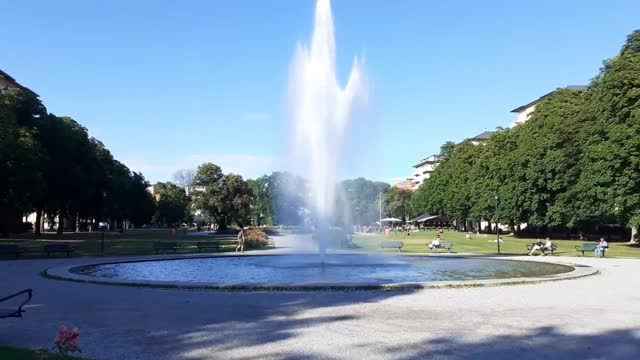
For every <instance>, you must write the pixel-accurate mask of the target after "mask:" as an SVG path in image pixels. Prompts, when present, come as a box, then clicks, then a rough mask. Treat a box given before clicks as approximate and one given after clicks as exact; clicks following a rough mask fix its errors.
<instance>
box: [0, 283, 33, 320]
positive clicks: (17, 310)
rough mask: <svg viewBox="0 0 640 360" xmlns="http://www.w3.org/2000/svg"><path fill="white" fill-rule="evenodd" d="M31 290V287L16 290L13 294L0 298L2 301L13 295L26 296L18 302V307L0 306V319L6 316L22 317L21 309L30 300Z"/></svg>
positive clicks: (11, 297)
mask: <svg viewBox="0 0 640 360" xmlns="http://www.w3.org/2000/svg"><path fill="white" fill-rule="evenodd" d="M32 293H33V290H31V289H26V290H22V291H20V292H17V293H15V294H13V295H9V296H7V297H5V298H2V299H0V302H4V301H7V300H10V299H13V298H15V297H18V296H20V295H26V296H27V298H26V300H24V301H23V302H22V303H20V305H18V307H11V308H0V319H3V318H8V317H22V313H23V312H24V310H22V307H23V306H25V305H26V304H27V303H28V302H29V301H30V300H31V296H32Z"/></svg>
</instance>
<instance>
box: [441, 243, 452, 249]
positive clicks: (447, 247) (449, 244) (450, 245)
mask: <svg viewBox="0 0 640 360" xmlns="http://www.w3.org/2000/svg"><path fill="white" fill-rule="evenodd" d="M440 247H442V248H445V249H450V248H452V247H453V244H452V243H448V242H441V243H440Z"/></svg>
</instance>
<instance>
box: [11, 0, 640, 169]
mask: <svg viewBox="0 0 640 360" xmlns="http://www.w3.org/2000/svg"><path fill="white" fill-rule="evenodd" d="M332 5H333V13H334V19H335V23H336V24H335V26H336V34H337V51H338V65H339V72H340V74H339V75H340V77H341V80H342V81H343V82H344V81H345V78H346V77H347V75H348V71H349V69H350V65H351V62H352V59H353V56H354V55H362V54H364V55H365V57H366V69H367V73H368V76H369V78H370V79H371V82H372V85H373V94H374V97H373V101H372V102H371V109H370V111H369V118H368V119H367V120H366V121H368V122H370V123H371V128H375V129H376V133H375V136H372V137H371V138H370V139H369V140H368V143H369V144H370V145H369V146H370V147H367V148H365V147H362V146H361V147H360V151H361V152H362V153H363V154H371V157H373V158H374V160H375V162H373V164H374V165H371V166H366V167H364V168H362V167H361V168H359V169H358V171H359V172H358V174H352V175H362V176H365V177H368V178H372V179H376V180H385V181H393V180H395V179H397V178H402V177H406V176H408V175H410V174H411V172H412V170H413V168H412V165H414V164H415V163H417V161H419V160H420V159H421V158H423V157H426V156H428V155H431V154H433V153H437V152H438V149H439V147H440V145H441V144H442V143H444V142H445V141H447V140H453V141H460V140H462V139H464V138H467V137H471V136H474V135H476V134H478V133H480V132H482V131H485V130H491V129H494V128H495V127H497V126H508V125H509V124H510V123H511V122H513V121H514V119H515V115H514V114H511V113H510V112H509V111H510V110H512V109H514V108H515V107H517V106H519V105H522V104H524V103H527V102H529V101H531V100H534V99H536V98H537V97H539V96H540V95H543V94H545V93H547V92H549V91H551V90H553V89H555V88H556V87H562V86H566V85H575V84H586V83H587V82H588V81H589V80H590V79H591V78H592V77H593V76H594V75H595V74H597V72H598V68H599V66H600V64H601V62H602V60H604V59H605V58H608V57H612V56H614V55H615V54H616V53H617V51H618V50H619V49H620V47H621V45H622V44H623V42H624V40H625V36H626V35H627V34H628V33H630V32H631V31H633V30H634V29H636V28H640V1H637V0H608V1H601V0H566V1H557V0H536V1H533V0H531V1H526V0H522V1H513V0H500V1H497V0H487V1H472V0H466V1H462V0H457V1H456V0H452V1H444V0H442V1H435V0H434V1H429V0H396V1H389V0H333V4H332ZM314 7H315V3H314V1H313V0H217V1H216V0H208V1H205V0H201V1H195V0H194V1H171V0H145V1H124V0H111V1H98V0H88V1H78V0H55V1H47V0H42V1H32V0H21V1H14V0H0V14H2V31H0V49H1V50H0V69H2V70H4V71H6V72H8V73H9V74H11V75H12V76H13V77H15V78H16V79H17V80H18V81H19V82H21V83H22V84H23V85H25V86H28V87H30V88H31V89H33V90H34V91H36V92H37V93H39V94H40V95H41V98H42V99H43V101H44V103H45V105H47V107H48V109H49V111H50V112H53V113H55V114H56V115H59V116H61V115H68V116H71V117H73V118H75V119H76V120H78V121H79V122H80V123H82V124H83V125H85V126H86V127H87V128H88V129H89V131H90V134H91V135H92V136H95V137H97V138H98V139H100V140H102V142H104V143H105V144H106V146H107V147H108V148H109V149H111V151H112V152H113V154H114V155H115V156H116V158H118V159H120V160H122V161H123V162H124V163H126V164H127V165H128V166H129V167H130V168H131V169H132V170H136V171H142V172H143V173H144V174H145V176H146V177H147V178H148V179H150V180H151V181H157V180H169V179H170V178H171V174H172V173H173V172H174V171H175V170H177V169H179V168H182V167H193V166H195V165H197V164H199V163H202V162H205V161H213V162H215V163H217V164H219V165H221V166H222V167H223V170H224V171H225V172H237V173H240V174H242V175H244V176H247V177H257V176H260V175H261V174H263V173H267V172H271V171H272V170H274V169H276V168H278V167H279V162H278V159H279V158H280V155H281V154H282V152H283V150H284V149H283V146H282V144H283V143H285V141H284V140H285V139H283V137H284V136H285V135H284V134H286V132H284V131H283V127H284V125H283V124H284V121H285V118H286V116H285V106H284V103H285V99H284V96H285V92H286V88H287V77H288V67H289V64H290V62H291V59H292V56H293V52H294V49H295V46H296V43H297V42H300V41H302V42H308V39H309V37H310V33H311V30H312V26H313V12H314Z"/></svg>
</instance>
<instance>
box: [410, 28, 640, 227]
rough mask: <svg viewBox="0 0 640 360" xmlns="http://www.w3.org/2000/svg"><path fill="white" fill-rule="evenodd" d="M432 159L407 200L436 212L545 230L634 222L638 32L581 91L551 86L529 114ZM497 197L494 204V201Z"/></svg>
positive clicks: (639, 214) (638, 212)
mask: <svg viewBox="0 0 640 360" xmlns="http://www.w3.org/2000/svg"><path fill="white" fill-rule="evenodd" d="M441 157H442V159H441V163H440V165H439V166H438V167H437V168H436V170H435V171H434V173H433V175H432V177H431V178H430V179H428V180H427V181H426V182H425V183H424V185H422V186H421V187H420V188H419V189H418V191H417V192H416V194H415V195H414V196H413V199H412V201H411V208H412V210H413V212H414V213H423V212H428V213H433V214H446V215H448V216H449V217H452V218H453V219H455V220H456V221H457V223H458V225H460V226H461V227H466V226H467V224H469V223H475V222H477V221H481V220H487V221H494V222H496V221H499V222H501V223H503V224H504V223H508V224H509V225H510V226H511V228H512V229H514V227H515V224H519V223H521V222H526V223H527V224H528V225H529V226H530V227H533V228H537V229H538V230H540V231H541V232H547V231H548V229H549V228H550V227H557V226H561V227H566V228H577V229H580V228H581V227H582V226H585V225H586V224H589V223H593V222H596V223H601V224H602V223H604V224H611V223H618V224H625V225H627V226H629V227H632V228H634V233H635V232H637V231H638V226H639V225H640V176H638V174H640V31H635V32H634V33H632V34H631V35H629V37H628V39H627V42H626V44H625V45H624V46H623V48H622V50H621V52H620V54H619V55H618V56H616V57H615V58H613V59H609V60H607V61H605V62H604V65H603V67H602V69H601V70H600V73H599V74H598V76H596V77H595V78H594V80H593V82H592V84H591V85H590V87H589V88H588V89H587V90H586V91H577V90H570V89H558V90H556V91H555V92H553V94H551V95H550V96H547V97H545V99H543V100H542V101H541V102H540V103H538V104H537V105H536V109H535V112H533V115H532V117H531V118H530V119H529V120H528V121H527V122H525V123H524V124H521V125H517V126H516V127H515V128H513V129H499V130H498V131H496V132H495V133H494V134H493V136H492V137H491V138H490V139H489V141H488V142H487V144H486V145H484V146H474V145H472V144H470V143H468V142H465V143H462V144H458V145H455V146H452V144H451V143H447V144H445V145H444V146H443V147H442V150H441ZM496 197H497V200H496Z"/></svg>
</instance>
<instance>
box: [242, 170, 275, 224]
mask: <svg viewBox="0 0 640 360" xmlns="http://www.w3.org/2000/svg"><path fill="white" fill-rule="evenodd" d="M269 180H270V177H269V176H267V175H263V176H261V177H259V178H258V179H255V180H251V179H250V180H247V185H248V186H249V189H250V190H251V193H252V195H253V197H252V204H251V217H252V218H253V219H255V221H256V224H257V225H273V191H271V187H270V186H271V183H270V181H269Z"/></svg>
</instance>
